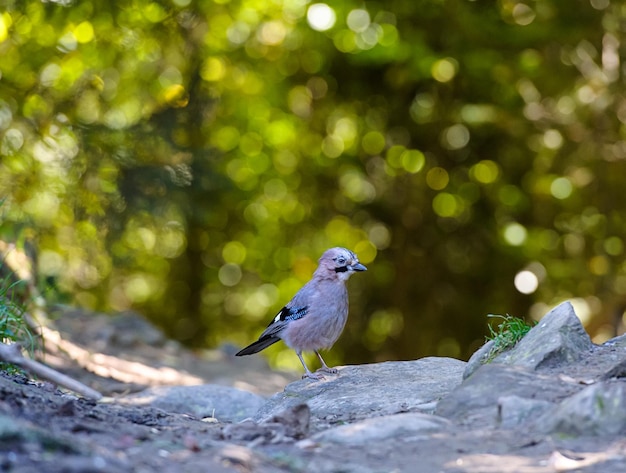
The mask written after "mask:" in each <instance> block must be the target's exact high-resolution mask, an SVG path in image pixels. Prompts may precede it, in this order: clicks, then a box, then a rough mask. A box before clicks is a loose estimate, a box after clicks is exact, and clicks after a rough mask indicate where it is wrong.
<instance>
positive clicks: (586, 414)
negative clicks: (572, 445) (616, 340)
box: [537, 381, 626, 436]
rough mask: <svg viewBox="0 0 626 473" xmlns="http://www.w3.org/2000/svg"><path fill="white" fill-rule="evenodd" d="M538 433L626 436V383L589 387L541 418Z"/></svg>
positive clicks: (605, 383) (607, 382) (604, 383)
mask: <svg viewBox="0 0 626 473" xmlns="http://www.w3.org/2000/svg"><path fill="white" fill-rule="evenodd" d="M537 430H539V431H540V432H546V433H560V434H567V435H575V436H579V435H624V434H626V384H625V383H624V382H621V381H613V382H609V381H605V382H600V383H597V384H594V385H591V386H587V387H586V388H584V389H583V390H582V391H580V392H578V393H577V394H574V395H573V396H571V397H569V398H567V399H565V400H564V401H563V402H562V403H561V404H560V405H559V406H558V408H557V409H556V410H554V411H550V412H547V413H546V414H544V415H543V416H541V417H540V418H539V420H538V421H537Z"/></svg>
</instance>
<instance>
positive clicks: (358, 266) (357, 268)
mask: <svg viewBox="0 0 626 473" xmlns="http://www.w3.org/2000/svg"><path fill="white" fill-rule="evenodd" d="M350 267H351V268H352V271H367V268H366V267H365V266H363V265H362V264H361V263H357V264H355V265H353V266H350Z"/></svg>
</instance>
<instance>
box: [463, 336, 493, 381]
mask: <svg viewBox="0 0 626 473" xmlns="http://www.w3.org/2000/svg"><path fill="white" fill-rule="evenodd" d="M494 344H495V343H494V341H493V340H489V341H488V342H486V343H485V344H484V345H483V346H482V347H480V348H479V349H478V350H476V351H475V352H474V354H473V355H472V356H471V357H470V359H469V360H467V366H466V367H465V371H463V379H466V378H469V377H470V376H471V375H472V374H473V373H474V371H476V370H477V369H478V368H480V367H481V366H482V365H483V364H485V363H486V362H487V357H488V356H489V353H490V352H491V349H492V348H493V346H494Z"/></svg>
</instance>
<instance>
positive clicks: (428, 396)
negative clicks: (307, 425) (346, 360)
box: [255, 358, 465, 431]
mask: <svg viewBox="0 0 626 473" xmlns="http://www.w3.org/2000/svg"><path fill="white" fill-rule="evenodd" d="M464 368H465V363H464V362H463V361H459V360H455V359H452V358H423V359H420V360H415V361H393V362H386V363H376V364H370V365H360V366H345V367H342V368H339V373H338V375H328V376H327V377H326V379H325V380H321V381H313V380H309V379H305V380H302V381H297V382H295V383H291V384H289V385H288V386H287V387H286V388H285V390H284V392H282V393H279V394H276V395H274V396H272V398H270V400H269V401H268V402H267V403H266V404H265V405H264V406H263V408H261V409H260V410H259V412H258V413H257V415H256V417H255V418H256V420H258V421H264V420H267V419H269V418H271V417H272V416H275V415H277V414H279V413H280V412H281V411H283V410H284V409H286V408H288V407H292V406H295V405H298V404H303V403H306V404H308V406H309V407H310V408H311V415H312V418H311V421H312V428H313V431H316V430H320V429H322V428H324V427H328V426H330V425H333V424H335V423H338V422H356V421H359V420H361V419H368V418H371V417H376V416H384V415H390V414H396V413H400V412H408V411H416V412H423V413H432V412H433V411H434V409H435V407H436V405H437V402H438V401H439V400H440V399H441V398H442V397H444V396H445V395H447V394H448V393H449V392H450V391H452V390H453V389H454V388H455V387H457V386H458V385H459V384H460V383H461V379H462V374H463V370H464Z"/></svg>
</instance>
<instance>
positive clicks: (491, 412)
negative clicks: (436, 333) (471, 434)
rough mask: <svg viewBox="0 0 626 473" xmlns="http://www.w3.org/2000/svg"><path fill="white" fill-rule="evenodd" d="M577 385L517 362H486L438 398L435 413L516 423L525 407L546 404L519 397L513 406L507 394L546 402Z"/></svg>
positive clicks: (469, 421)
mask: <svg viewBox="0 0 626 473" xmlns="http://www.w3.org/2000/svg"><path fill="white" fill-rule="evenodd" d="M578 389H579V388H578V386H577V385H575V384H573V383H568V382H566V381H563V380H562V379H560V378H559V377H557V376H542V375H539V374H537V373H535V372H533V371H530V370H528V369H526V368H522V367H517V366H506V365H501V364H488V365H485V366H483V367H482V368H481V369H479V370H478V371H476V373H475V374H474V375H473V376H471V377H470V378H468V379H466V380H465V381H463V384H461V386H459V387H458V388H457V389H455V390H454V391H452V392H451V393H450V394H449V395H448V396H447V397H445V398H444V399H442V400H441V401H440V402H439V404H438V405H437V409H436V411H435V414H437V415H440V416H443V417H446V418H448V419H452V420H454V421H456V422H460V423H463V424H475V425H480V426H482V427H486V426H489V427H496V426H499V425H500V424H501V423H502V422H505V423H508V424H509V425H513V424H514V425H518V424H520V423H521V422H522V419H524V418H527V417H528V416H529V414H530V412H529V411H533V410H535V409H538V410H539V409H541V410H542V409H543V408H545V407H546V406H547V404H538V403H535V402H528V403H526V402H524V403H523V402H522V401H519V402H518V404H517V406H516V405H514V404H512V403H511V402H510V401H511V396H515V397H517V398H518V399H521V400H529V401H531V400H532V401H544V402H548V403H550V402H554V401H555V400H557V399H560V398H563V397H566V396H568V395H571V394H573V393H575V392H576V391H577V390H578ZM536 412H538V411H536Z"/></svg>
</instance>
